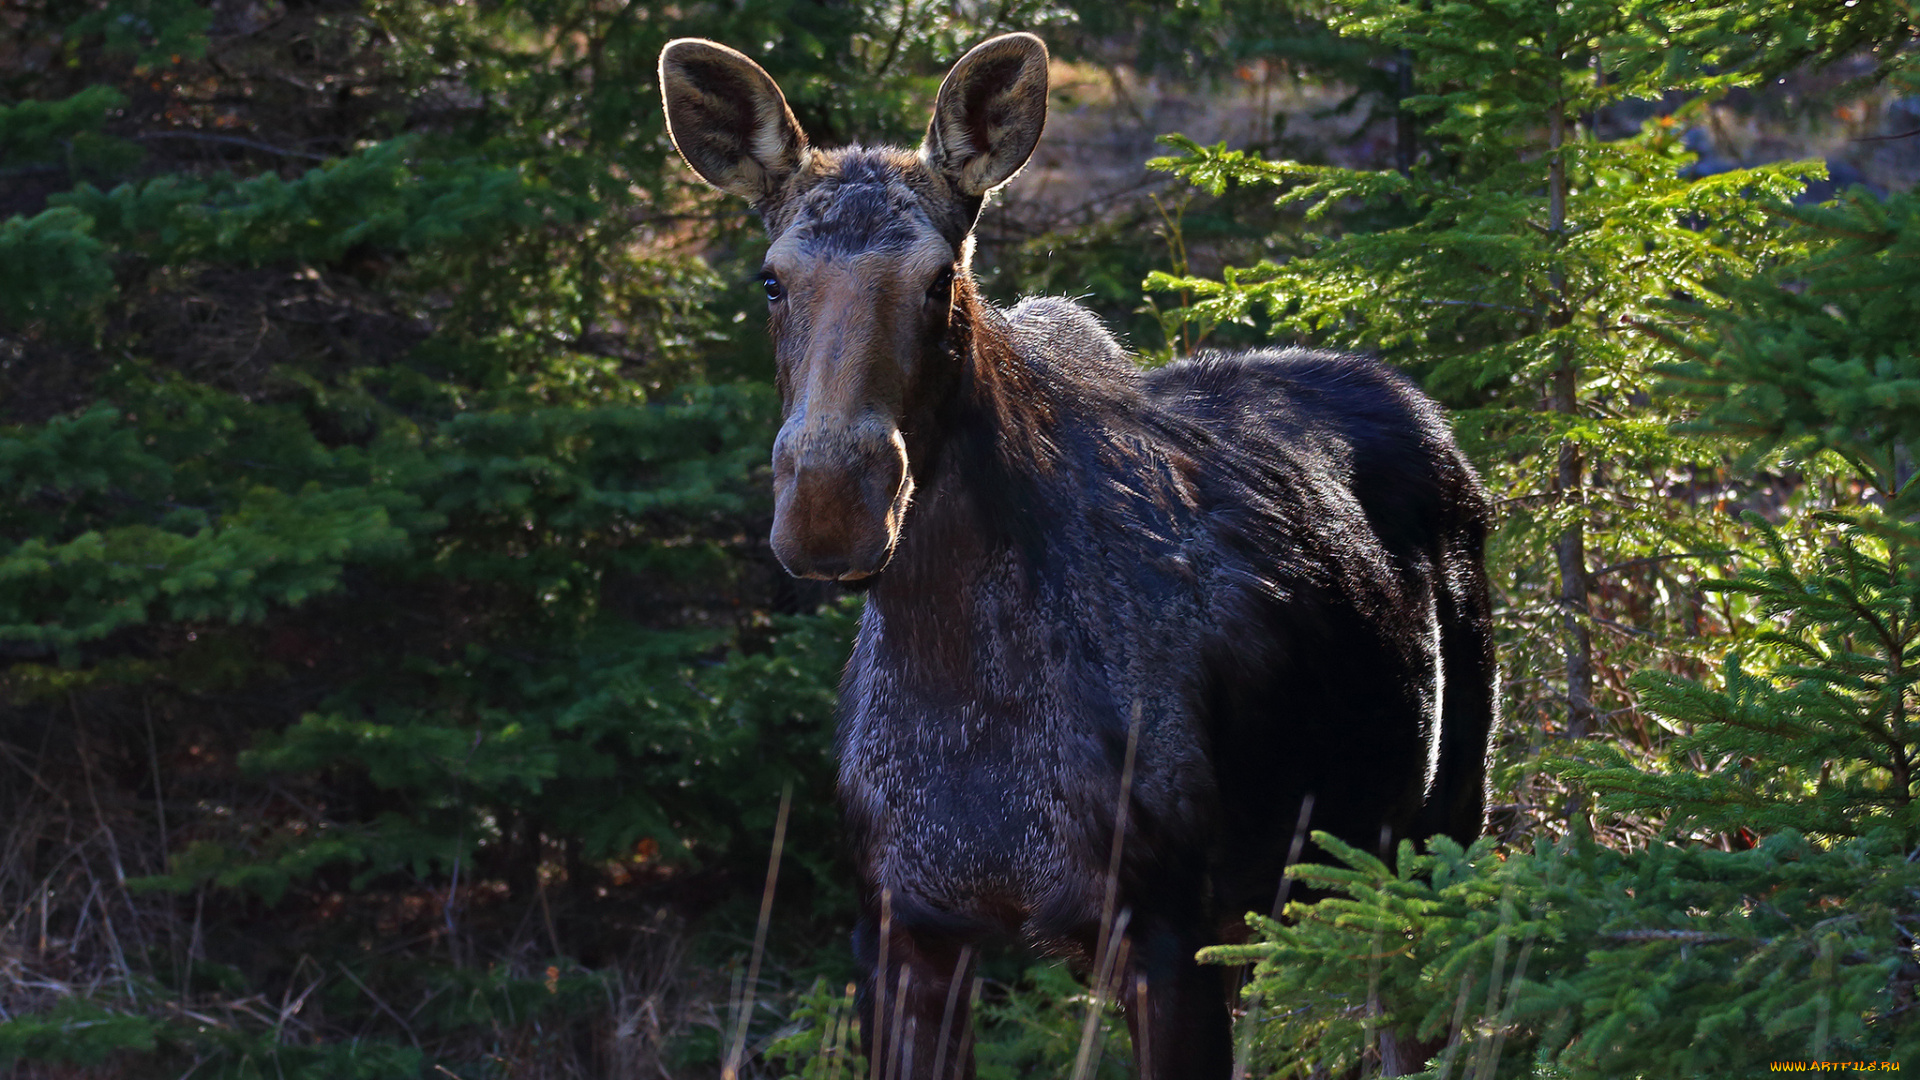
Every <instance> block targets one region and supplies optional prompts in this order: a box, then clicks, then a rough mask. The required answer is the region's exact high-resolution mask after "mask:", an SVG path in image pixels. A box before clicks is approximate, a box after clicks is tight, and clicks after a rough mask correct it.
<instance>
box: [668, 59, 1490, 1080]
mask: <svg viewBox="0 0 1920 1080" xmlns="http://www.w3.org/2000/svg"><path fill="white" fill-rule="evenodd" d="M740 65H747V66H748V67H751V71H747V70H742V69H740ZM661 67H662V82H663V86H665V87H666V90H667V102H668V109H669V122H670V125H671V127H672V130H673V133H674V137H675V140H676V142H677V143H678V144H679V145H680V146H681V147H682V149H683V151H689V152H688V153H687V157H688V160H689V162H690V163H692V164H693V165H694V166H695V168H696V169H698V170H700V171H701V173H702V175H704V176H707V178H708V179H709V180H712V181H713V182H715V184H716V185H717V186H721V187H723V188H725V189H727V190H733V191H736V192H737V193H739V194H742V195H744V196H746V197H747V198H749V199H752V200H753V201H754V202H755V205H756V207H757V208H758V209H759V210H760V212H761V215H762V217H763V218H764V219H765V221H766V223H767V226H768V232H769V235H770V236H771V237H772V240H773V243H772V245H771V247H770V249H769V254H768V274H769V296H770V298H771V299H770V304H771V305H772V311H771V320H770V325H771V327H772V331H773V335H774V339H775V344H776V353H777V356H778V358H779V363H780V371H781V389H782V400H783V402H784V405H785V409H786V415H787V419H786V423H785V425H784V426H783V428H782V430H781V434H780V437H779V440H778V441H777V442H776V444H775V450H774V460H775V473H776V484H775V505H776V519H775V526H774V544H775V550H776V552H777V553H778V554H779V555H780V556H781V558H782V559H783V561H786V563H787V565H788V567H789V569H791V570H793V571H794V572H795V573H799V574H806V575H812V576H820V577H835V578H840V579H843V580H849V581H858V582H862V583H864V585H865V586H866V587H867V588H868V589H869V592H868V600H867V606H866V610H865V613H864V615H863V618H862V622H861V629H860V633H859V636H858V638H857V640H856V642H855V645H854V651H853V656H852V658H851V659H850V660H849V662H848V665H847V672H846V676H845V679H844V681H843V683H842V687H841V697H842V720H841V727H840V732H839V760H840V792H841V798H842V801H843V803H844V805H845V810H846V815H847V823H848V827H849V832H850V834H851V838H852V842H853V846H854V851H855V852H856V854H857V857H858V861H859V867H860V874H861V882H862V893H863V896H864V898H865V905H864V912H863V915H862V919H861V924H860V927H859V929H858V930H857V931H856V934H855V947H856V952H857V953H858V955H859V957H860V959H861V962H862V963H863V964H864V965H865V966H866V968H867V970H868V972H869V977H868V981H867V986H866V989H865V990H864V991H863V994H862V1001H863V1010H864V1011H863V1016H864V1017H865V1021H866V1022H865V1024H864V1026H863V1030H864V1031H865V1032H866V1033H867V1034H868V1039H869V1045H868V1049H869V1050H870V1051H872V1052H875V1053H877V1054H879V1055H882V1056H883V1057H884V1059H886V1060H888V1061H893V1060H897V1061H898V1062H899V1066H898V1073H897V1074H898V1075H900V1076H905V1077H915V1078H927V1077H931V1075H932V1069H933V1067H934V1062H935V1060H936V1059H941V1060H943V1061H944V1062H945V1065H944V1066H943V1070H951V1074H952V1075H958V1076H970V1075H971V1074H972V1063H971V1061H968V1060H963V1059H964V1058H965V1055H963V1054H962V1053H960V1042H961V1032H962V1030H963V1029H964V1027H965V1024H966V1023H967V1017H966V1015H965V1013H966V1009H965V1007H964V1001H965V994H964V992H963V991H962V992H959V993H958V994H957V998H956V1000H957V1001H958V1003H959V1005H958V1007H957V1012H958V1014H959V1015H958V1016H957V1017H953V1016H951V1015H950V1014H948V1013H947V1012H946V1006H947V1004H948V1000H949V996H950V995H949V991H950V990H952V989H954V987H955V980H964V979H965V978H966V977H967V975H968V961H967V957H969V956H970V955H973V953H972V951H971V949H972V947H974V946H978V945H982V944H985V943H988V942H991V941H993V940H996V939H1008V938H1012V939H1016V940H1019V941H1023V942H1025V943H1027V944H1028V945H1030V946H1033V947H1035V948H1038V949H1041V950H1044V951H1049V952H1055V953H1060V954H1064V955H1072V956H1078V957H1081V958H1082V959H1091V958H1092V955H1091V954H1092V953H1093V951H1094V948H1095V945H1096V942H1097V941H1098V940H1099V939H1100V937H1101V933H1102V929H1103V916H1117V919H1119V920H1124V925H1125V935H1124V940H1125V942H1126V948H1127V950H1128V959H1127V961H1126V965H1125V968H1124V970H1123V972H1122V974H1121V978H1120V980H1119V985H1120V987H1121V989H1122V992H1123V993H1122V996H1123V1002H1124V1003H1125V1004H1126V1006H1127V1008H1128V1013H1129V1016H1128V1018H1129V1023H1130V1024H1131V1025H1132V1027H1133V1030H1134V1035H1135V1047H1136V1050H1137V1051H1139V1050H1141V1049H1142V1048H1146V1053H1147V1056H1148V1057H1149V1058H1150V1061H1149V1062H1143V1063H1142V1069H1143V1074H1145V1073H1147V1072H1149V1071H1150V1073H1151V1075H1153V1076H1155V1077H1157V1078H1160V1080H1171V1078H1178V1077H1193V1078H1205V1080H1218V1078H1221V1077H1224V1076H1226V1075H1227V1073H1228V1071H1229V1069H1230V1065H1231V1062H1230V1047H1229V1037H1228V1017H1227V1011H1226V1000H1227V998H1226V994H1225V988H1224V986H1223V984H1222V980H1221V977H1220V973H1219V972H1218V970H1217V969H1203V968H1201V967H1199V966H1198V965H1197V964H1196V963H1195V962H1194V959H1193V954H1194V952H1195V951H1196V950H1197V949H1199V948H1201V947H1203V946H1205V945H1207V944H1210V943H1212V942H1213V941H1215V940H1216V937H1215V932H1216V930H1215V928H1216V926H1217V924H1218V923H1219V922H1221V921H1232V920H1236V919H1237V918H1238V916H1239V915H1240V914H1241V913H1242V912H1245V911H1246V910H1248V909H1250V908H1251V909H1256V910H1262V911H1265V910H1267V909H1268V908H1270V907H1271V905H1272V903H1273V897H1274V892H1275V889H1276V887H1277V886H1278V884H1279V879H1280V874H1281V871H1282V869H1283V867H1284V862H1285V858H1286V853H1287V849H1288V846H1289V844H1290V842H1291V840H1292V838H1293V835H1294V827H1295V824H1296V820H1297V818H1298V816H1299V813H1300V810H1301V807H1302V804H1303V800H1305V799H1307V798H1308V797H1309V796H1311V798H1312V799H1313V807H1314V809H1313V821H1312V825H1313V827H1316V828H1323V829H1327V830H1328V831H1330V832H1333V833H1335V834H1336V835H1339V836H1341V837H1343V838H1344V839H1346V840H1347V841H1348V842H1350V843H1354V844H1357V845H1360V846H1362V847H1364V848H1368V849H1373V848H1376V847H1377V846H1378V845H1379V844H1380V843H1382V842H1383V841H1384V842H1387V843H1392V842H1394V841H1395V840H1397V839H1399V838H1401V837H1408V836H1411V837H1421V836H1429V835H1434V834H1437V833H1446V834H1450V835H1452V836H1454V837H1456V838H1458V839H1460V840H1463V841H1465V840H1470V839H1472V837H1473V836H1474V835H1476V834H1477V833H1478V832H1479V829H1480V821H1481V812H1482V804H1483V801H1484V793H1483V785H1484V781H1485V753H1486V745H1487V738H1488V734H1489V731H1490V729H1491V725H1492V722H1493V715H1494V711H1495V704H1494V697H1493V663H1492V647H1491V638H1490V628H1489V624H1488V602H1487V590H1486V582H1485V575H1484V570H1483V568H1482V559H1481V549H1482V545H1483V541H1484V533H1485V528H1486V513H1487V510H1486V501H1485V497H1484V495H1483V493H1482V491H1481V488H1480V485H1479V482H1478V480H1477V478H1476V477H1475V476H1474V474H1473V471H1472V469H1471V468H1470V467H1469V466H1468V465H1467V463H1466V462H1465V461H1464V459H1462V458H1461V456H1460V454H1459V452H1458V450H1457V449H1456V448H1455V447H1454V444H1453V441H1452V438H1451V436H1450V434H1449V433H1448V430H1447V427H1446V423H1445V420H1444V418H1443V417H1442V416H1441V415H1440V413H1439V410H1438V409H1437V408H1436V407H1435V406H1434V405H1433V403H1432V402H1430V401H1428V400H1427V399H1426V398H1425V397H1423V396H1422V395H1421V394H1420V393H1419V392H1418V391H1417V390H1415V389H1413V388H1412V387H1411V386H1410V385H1408V384H1407V383H1406V382H1405V381H1404V380H1403V379H1401V378H1400V377H1399V376H1398V375H1396V374H1394V373H1393V372H1391V371H1390V370H1388V369H1387V368H1385V367H1383V366H1381V365H1379V364H1377V363H1374V362H1372V361H1368V360H1365V359H1361V358H1357V357H1351V356H1339V355H1333V354H1326V353H1316V352H1308V351H1303V350H1280V351H1271V350H1270V351H1260V352H1252V353H1247V354H1242V355H1238V356H1219V355H1206V356H1201V357H1196V358H1194V359H1191V360H1186V361H1181V362H1179V363H1176V364H1173V365H1170V366H1169V367H1167V368H1164V369H1161V370H1159V371H1155V372H1148V373H1143V372H1141V371H1140V370H1139V369H1138V368H1137V367H1136V366H1135V365H1134V364H1133V362H1132V361H1131V360H1129V359H1128V358H1127V356H1126V355H1125V353H1124V352H1123V351H1122V350H1121V349H1120V347H1119V345H1118V344H1117V343H1116V342H1115V341H1114V340H1113V338H1112V336H1111V335H1109V334H1108V333H1107V332H1106V331H1105V330H1104V329H1103V328H1102V327H1101V326H1100V325H1099V323H1098V322H1097V321H1096V320H1095V319H1094V318H1093V317H1092V316H1091V315H1090V314H1088V313H1087V312H1086V311H1084V310H1083V309H1081V308H1078V307H1076V306H1075V305H1073V304H1072V303H1070V302H1068V301H1065V300H1051V299H1040V300H1029V301H1026V302H1025V303H1022V304H1021V305H1019V306H1018V307H1016V308H1014V309H1012V310H1011V311H1006V312H1002V311H999V310H996V309H995V308H993V307H992V306H991V305H989V304H987V303H986V302H985V301H984V300H982V299H981V298H980V296H979V295H978V292H977V290H976V288H975V287H974V284H973V281H972V279H971V277H970V275H969V274H968V270H967V257H968V252H969V243H968V241H967V239H966V233H967V231H968V230H969V229H970V228H971V226H972V222H973V218H974V216H975V215H976V214H977V212H978V209H979V205H980V200H981V199H982V198H983V197H984V196H985V195H986V194H987V192H988V191H989V190H990V189H991V188H992V187H993V186H995V185H997V184H999V183H1001V182H1004V181H1005V180H1006V179H1007V178H1008V177H1009V176H1011V175H1012V173H1013V172H1014V171H1015V170H1017V169H1018V167H1019V166H1020V164H1021V163H1023V162H1024V161H1025V160H1026V157H1027V155H1028V153H1030V152H1031V150H1032V144H1033V142H1034V141H1036V140H1037V139H1038V137H1039V128H1040V118H1041V117H1042V116H1043V115H1044V112H1043V110H1044V103H1045V79H1044V74H1045V51H1044V48H1042V47H1041V46H1040V44H1039V42H1038V41H1037V40H1036V39H1033V38H1030V37H1027V36H1025V35H1011V36H1009V37H1008V38H1000V39H995V41H992V42H989V43H987V44H986V45H983V46H981V47H980V49H978V50H976V51H975V53H973V54H969V56H968V57H967V58H966V59H963V60H962V61H961V63H960V64H959V65H958V66H956V68H955V70H954V72H953V74H952V75H950V76H949V77H948V80H947V82H946V84H945V85H943V86H942V88H941V93H940V98H939V101H938V103H937V104H936V106H935V112H934V119H933V121H932V123H931V124H930V125H929V134H928V139H927V143H926V145H925V146H924V147H923V148H922V151H921V153H920V154H919V155H913V154H908V153H905V152H902V151H897V150H868V149H862V148H859V147H851V148H845V149H840V150H834V151H824V152H823V151H818V150H815V149H813V148H811V147H809V146H807V144H806V142H805V136H804V135H802V134H801V133H800V132H799V130H798V128H797V126H794V125H792V124H791V114H790V113H788V112H787V111H786V109H785V106H784V103H780V102H778V101H777V95H778V91H777V89H775V90H772V91H771V93H772V95H773V99H770V100H768V99H763V100H760V101H759V102H758V104H756V105H754V106H752V107H750V108H747V107H742V106H741V105H740V104H739V102H737V101H730V102H729V103H728V104H727V106H726V107H725V108H721V109H716V110H713V111H708V112H702V111H700V110H699V109H697V108H682V105H684V103H686V102H695V103H698V102H702V101H709V100H712V99H715V98H718V97H724V96H725V94H723V93H722V92H721V91H723V90H725V89H726V88H729V87H731V88H733V89H734V90H735V91H739V88H743V87H744V88H748V89H749V90H751V89H752V88H754V87H759V88H761V89H760V91H758V92H760V93H765V92H766V88H769V87H771V86H772V81H771V80H770V79H767V78H765V74H764V72H759V69H758V68H757V67H754V66H752V63H751V61H748V60H746V58H745V57H741V56H739V54H737V53H732V52H731V51H730V50H722V49H720V47H718V46H713V45H711V44H710V43H703V42H700V43H696V42H678V43H675V44H673V45H670V46H669V47H668V49H667V51H666V52H665V53H663V55H662V63H661ZM1036 72H1037V74H1036ZM755 73H758V74H755ZM702 78H706V79H708V80H709V83H708V84H707V85H706V86H705V88H704V89H703V88H702V86H701V85H700V84H699V80H700V79H702ZM688 83H692V84H693V85H691V86H690V87H689V86H688V85H682V84H688ZM783 117H784V120H783V119H782V118H783ZM727 123H736V124H746V125H748V126H747V127H746V128H745V129H743V130H736V131H733V132H731V133H727V132H720V133H717V134H716V133H713V132H707V131H706V130H705V126H708V125H715V124H719V125H724V124H727ZM690 147H691V150H689V148H690ZM716 148H720V149H719V150H716ZM726 148H732V149H731V150H728V149H726ZM741 148H748V149H747V150H745V151H743V150H741ZM722 151H724V152H722ZM728 153H735V154H738V153H747V154H748V155H749V156H754V155H757V157H754V159H753V160H752V161H748V162H744V163H743V162H740V161H736V160H734V159H732V158H729V157H727V154H728ZM783 162H784V163H786V164H785V165H782V163H783ZM1136 716H1137V717H1138V718H1139V721H1138V728H1137V739H1138V747H1137V752H1136V765H1135V769H1134V772H1133V777H1132V784H1131V787H1130V789H1129V790H1128V791H1126V792H1125V793H1124V796H1123V793H1122V791H1121V774H1122V770H1123V761H1124V758H1125V755H1126V746H1127V743H1128V738H1129V730H1130V727H1131V718H1133V717H1136ZM1123 797H1124V798H1125V799H1126V801H1127V808H1128V809H1127V830H1126V836H1125V844H1124V849H1123V857H1122V860H1121V863H1120V870H1119V876H1118V881H1117V895H1118V905H1117V908H1116V909H1115V910H1113V911H1108V910H1106V909H1105V908H1104V907H1103V901H1104V899H1105V896H1106V892H1107V888H1108V856H1109V852H1110V851H1111V850H1112V843H1113V837H1114V833H1115V832H1116V830H1117V827H1118V818H1117V809H1118V807H1119V805H1120V800H1121V799H1122V798H1123ZM883 926H884V928H885V930H884V933H883V931H882V927H883ZM903 978H904V980H905V982H904V991H902V989H901V988H902V982H901V980H902V979H903ZM1140 987H1144V988H1145V989H1146V991H1147V997H1146V999H1145V1000H1144V1001H1142V1000H1140V999H1139V998H1138V997H1137V994H1136V991H1137V989H1138V988H1140ZM876 1011H879V1018H878V1020H877V1021H876ZM943 1019H944V1020H945V1021H946V1023H945V1024H944V1025H943ZM896 1023H897V1024H898V1025H899V1027H900V1030H901V1032H902V1035H901V1038H900V1039H899V1040H898V1042H897V1043H894V1044H892V1045H889V1044H888V1043H887V1041H886V1040H887V1039H889V1038H891V1034H890V1033H891V1032H892V1031H893V1030H894V1027H895V1024H896ZM943 1028H944V1030H943ZM942 1080H945V1078H944V1077H943V1078H942Z"/></svg>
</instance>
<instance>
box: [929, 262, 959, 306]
mask: <svg viewBox="0 0 1920 1080" xmlns="http://www.w3.org/2000/svg"><path fill="white" fill-rule="evenodd" d="M952 289H953V267H951V266H949V267H947V268H946V269H945V270H942V271H940V276H939V277H936V278H934V279H933V284H931V285H929V286H927V299H929V300H946V299H949V298H950V297H951V296H952Z"/></svg>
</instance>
